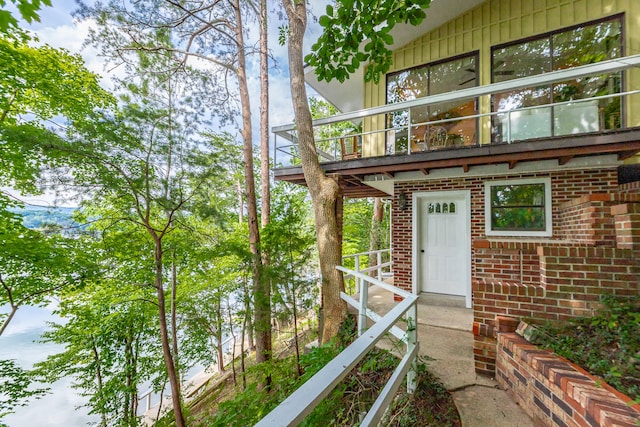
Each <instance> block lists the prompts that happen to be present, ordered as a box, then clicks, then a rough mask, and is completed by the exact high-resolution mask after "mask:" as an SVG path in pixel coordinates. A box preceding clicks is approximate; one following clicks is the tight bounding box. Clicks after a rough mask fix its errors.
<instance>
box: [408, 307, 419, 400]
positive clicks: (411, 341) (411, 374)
mask: <svg viewBox="0 0 640 427" xmlns="http://www.w3.org/2000/svg"><path fill="white" fill-rule="evenodd" d="M406 317H407V354H409V353H412V352H413V351H414V349H415V347H416V342H417V341H418V303H417V302H414V303H413V305H411V307H410V308H409V309H408V310H407V314H406ZM415 390H416V362H415V360H414V361H413V362H412V363H411V368H410V369H409V371H408V372H407V393H413V392H414V391H415Z"/></svg>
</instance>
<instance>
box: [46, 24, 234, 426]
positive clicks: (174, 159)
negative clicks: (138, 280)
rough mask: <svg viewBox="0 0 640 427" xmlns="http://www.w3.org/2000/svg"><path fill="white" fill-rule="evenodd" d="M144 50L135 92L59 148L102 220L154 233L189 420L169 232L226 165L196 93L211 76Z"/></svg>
mask: <svg viewBox="0 0 640 427" xmlns="http://www.w3.org/2000/svg"><path fill="white" fill-rule="evenodd" d="M157 37H158V38H160V39H163V40H166V37H167V35H166V34H164V33H163V32H162V31H160V32H158V34H157ZM138 55H139V58H138V62H137V63H136V64H135V65H136V66H137V68H134V67H132V68H130V70H129V76H128V78H127V81H126V82H123V87H124V88H126V89H127V92H126V94H124V95H123V97H122V101H123V105H122V107H121V109H120V110H118V111H116V112H115V113H114V114H113V115H105V116H104V117H103V120H102V121H101V122H92V123H89V124H87V126H86V127H84V128H82V129H80V130H79V132H78V134H77V140H75V141H73V142H72V143H70V144H68V145H60V146H56V147H53V148H52V150H56V151H58V152H59V153H61V155H66V156H68V157H71V158H73V159H75V160H76V165H75V167H74V170H73V173H74V179H75V181H76V184H78V185H82V186H85V187H86V188H88V189H92V191H93V194H92V196H93V200H95V201H99V203H100V205H101V206H102V207H103V209H102V211H101V215H100V216H99V218H100V220H101V221H104V222H106V223H107V224H108V225H109V226H113V225H115V224H117V223H119V222H128V223H131V224H132V225H135V226H136V227H138V229H139V230H142V231H144V235H146V238H147V240H146V243H147V244H148V247H147V248H148V249H147V250H149V251H150V252H149V253H150V254H152V257H151V259H152V262H151V265H148V266H147V268H148V269H149V270H150V271H153V272H154V274H153V278H152V280H151V283H152V286H153V289H154V290H155V295H156V305H157V320H158V332H159V334H160V341H161V348H162V354H163V358H164V362H165V368H166V371H167V376H168V379H169V384H170V387H171V396H172V403H173V409H174V416H175V420H176V424H177V425H178V426H184V425H185V420H184V415H183V412H182V402H181V389H180V374H179V372H180V369H179V368H180V367H179V357H178V343H177V340H178V331H177V328H178V325H177V320H176V317H177V312H176V305H175V298H176V286H177V283H176V281H175V280H174V277H173V276H174V275H173V265H172V261H173V255H172V253H173V252H172V248H171V247H170V246H169V245H168V243H167V236H168V235H169V234H171V233H173V232H175V230H176V228H177V227H178V226H179V224H180V221H181V220H182V217H184V216H185V215H187V212H189V210H188V208H189V207H190V203H191V202H192V200H203V199H205V198H206V193H207V192H208V191H209V190H210V188H209V187H208V183H209V182H210V181H211V178H212V177H215V176H216V174H218V173H222V171H223V168H221V167H218V165H217V161H218V160H219V159H220V156H218V155H217V153H216V152H215V151H214V150H213V149H212V148H211V144H210V140H209V139H208V138H207V137H206V136H205V135H202V134H201V133H200V132H198V124H199V123H198V117H200V116H201V114H200V111H199V107H198V104H197V101H196V100H197V99H198V97H197V94H196V93H195V92H196V91H199V90H202V91H205V90H206V89H207V82H208V80H207V78H206V75H202V74H201V73H198V72H197V71H196V70H193V69H190V68H188V67H185V68H184V69H183V70H184V73H182V74H176V73H175V71H174V70H172V69H170V67H168V65H171V64H174V63H175V61H174V59H173V58H172V57H171V56H172V53H171V52H165V51H162V52H161V53H160V54H159V55H152V54H149V53H147V52H144V51H143V52H138ZM132 65H133V63H132ZM178 77H179V78H178ZM191 79H193V80H191ZM196 83H197V84H196ZM105 229H107V230H108V229H109V227H105ZM167 263H168V265H169V271H170V273H169V277H167V274H166V272H167ZM167 290H169V292H168V295H169V298H170V299H169V301H167Z"/></svg>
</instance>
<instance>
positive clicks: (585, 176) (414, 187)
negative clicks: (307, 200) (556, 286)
mask: <svg viewBox="0 0 640 427" xmlns="http://www.w3.org/2000/svg"><path fill="white" fill-rule="evenodd" d="M545 177H551V191H552V193H551V197H552V202H553V205H552V218H553V219H552V221H553V224H554V235H555V236H556V238H557V237H558V236H557V234H558V233H559V229H558V224H559V223H560V222H559V215H560V205H561V204H562V203H564V202H568V201H570V200H573V199H575V198H577V197H581V196H584V195H587V194H591V193H607V192H613V191H614V190H615V189H617V172H616V169H615V168H612V169H606V170H576V171H555V172H549V173H531V174H511V175H501V176H495V177H459V178H448V179H442V180H430V181H410V182H399V183H396V184H395V192H394V194H395V196H394V200H393V214H392V218H393V231H392V240H393V268H394V283H395V285H396V286H399V287H401V288H403V289H406V290H411V280H412V275H411V271H412V267H413V266H412V263H411V255H412V254H411V251H412V231H411V227H412V212H413V206H412V201H411V198H412V194H413V193H414V192H427V191H453V190H470V192H471V206H470V209H471V239H472V241H475V240H476V239H480V238H484V237H485V222H484V183H485V182H486V181H492V180H497V179H500V180H502V179H526V178H545ZM401 192H404V193H405V195H406V197H407V200H408V203H407V209H406V210H404V211H402V210H400V209H399V203H398V197H399V194H400V193H401ZM504 240H507V239H504ZM528 255H529V256H535V255H533V254H528ZM471 260H472V261H471V274H472V277H475V275H476V256H475V253H474V249H472V254H471Z"/></svg>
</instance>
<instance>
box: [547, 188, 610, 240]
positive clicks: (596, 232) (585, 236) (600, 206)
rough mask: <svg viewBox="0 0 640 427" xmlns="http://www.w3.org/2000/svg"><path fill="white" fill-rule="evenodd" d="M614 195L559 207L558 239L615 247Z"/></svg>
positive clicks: (588, 197)
mask: <svg viewBox="0 0 640 427" xmlns="http://www.w3.org/2000/svg"><path fill="white" fill-rule="evenodd" d="M614 199H615V197H614V195H613V194H608V193H596V194H588V195H585V196H582V197H579V198H576V199H574V200H570V201H568V202H565V203H562V204H561V205H560V206H559V210H560V214H559V215H558V220H559V224H558V228H557V231H558V236H559V237H560V238H562V239H572V240H575V241H577V242H584V243H586V244H591V245H612V246H613V245H615V242H616V234H615V228H614V223H613V217H612V216H611V205H612V203H614V201H613V200H614Z"/></svg>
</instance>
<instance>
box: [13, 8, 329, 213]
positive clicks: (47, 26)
mask: <svg viewBox="0 0 640 427" xmlns="http://www.w3.org/2000/svg"><path fill="white" fill-rule="evenodd" d="M270 2H271V3H272V10H274V8H275V7H276V5H278V6H279V4H280V2H279V1H278V0H270ZM329 2H330V0H313V1H312V2H311V3H312V4H311V5H310V6H309V12H310V14H311V16H310V17H309V19H308V29H307V34H306V36H305V47H306V48H307V49H309V48H310V46H311V44H313V42H314V41H315V40H316V39H317V37H318V36H319V34H320V26H319V25H318V24H317V23H316V21H317V20H316V19H315V18H314V17H319V16H320V15H321V14H322V13H323V12H324V10H325V7H326V4H328V3H329ZM52 5H53V6H52V7H44V8H43V9H42V10H41V11H40V22H34V23H33V24H27V23H23V24H21V25H22V26H23V27H24V28H26V29H28V30H31V31H33V32H35V33H36V34H37V35H38V37H39V39H40V41H41V42H43V43H46V44H48V45H50V46H52V47H55V48H64V49H67V50H69V51H70V52H72V53H77V54H80V55H81V56H82V58H83V59H84V61H85V65H86V67H87V68H88V69H89V70H91V71H93V72H94V73H96V74H98V75H100V76H102V85H103V86H104V87H105V88H111V87H112V85H111V84H110V82H109V79H110V76H112V75H117V74H118V73H121V71H120V69H115V70H108V69H106V67H105V63H104V61H103V58H101V57H100V56H99V52H98V50H97V49H96V48H94V47H92V46H86V45H85V43H84V42H85V40H86V38H87V36H88V33H89V30H90V28H91V27H92V26H94V25H95V23H93V22H92V21H90V20H84V21H79V20H77V19H74V18H73V16H72V12H73V11H74V10H75V9H76V8H77V6H76V2H75V1H74V0H52ZM7 8H8V9H11V4H9V5H8V6H7ZM283 13H284V12H283ZM14 16H17V15H14ZM277 16H278V14H277V13H275V11H274V13H271V14H270V22H269V48H270V50H271V53H272V57H273V60H272V62H271V64H270V71H269V75H270V81H269V94H270V95H269V98H270V107H269V126H270V127H274V126H278V125H283V124H288V123H292V122H293V108H292V105H291V93H290V89H289V73H288V65H287V64H288V59H287V48H286V46H280V44H279V43H278V34H279V32H278V28H279V27H280V26H281V25H283V24H284V22H283V21H280V20H279V19H278V17H277ZM245 24H246V23H245ZM249 25H252V26H250V28H249V32H250V37H254V38H255V40H256V43H257V37H258V28H257V26H256V25H255V24H249ZM247 65H248V73H247V75H248V84H249V92H250V94H251V96H252V99H251V109H252V121H253V128H254V132H253V135H254V143H255V144H256V145H257V144H259V131H258V129H259V106H260V101H259V93H260V81H259V62H258V57H257V55H256V56H255V57H250V58H249V59H248V64H247ZM308 91H309V95H310V96H311V95H315V92H313V90H312V89H311V88H308ZM238 134H239V133H238ZM271 145H273V136H271ZM271 152H272V155H273V148H272V149H271ZM1 190H2V191H6V192H9V193H11V194H12V195H13V196H14V197H17V198H19V199H21V200H23V201H24V202H26V203H29V204H34V205H41V206H52V205H54V204H55V205H58V206H77V202H74V201H73V200H63V201H61V200H59V199H58V200H56V197H55V196H54V195H53V194H42V195H36V196H23V195H19V194H18V193H17V192H15V191H12V190H11V189H9V188H2V189H1Z"/></svg>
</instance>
